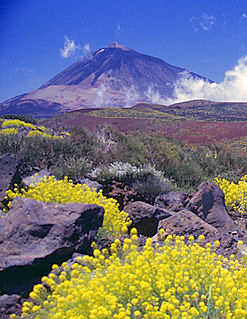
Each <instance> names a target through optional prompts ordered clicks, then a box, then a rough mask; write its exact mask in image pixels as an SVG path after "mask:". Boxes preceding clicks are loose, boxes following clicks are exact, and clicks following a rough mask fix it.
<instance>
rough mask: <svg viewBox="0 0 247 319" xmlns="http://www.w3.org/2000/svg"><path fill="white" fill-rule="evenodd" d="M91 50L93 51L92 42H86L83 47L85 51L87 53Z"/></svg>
mask: <svg viewBox="0 0 247 319" xmlns="http://www.w3.org/2000/svg"><path fill="white" fill-rule="evenodd" d="M90 51H91V49H90V44H89V43H87V44H85V45H84V47H83V52H84V53H85V54H86V53H89V52H90Z"/></svg>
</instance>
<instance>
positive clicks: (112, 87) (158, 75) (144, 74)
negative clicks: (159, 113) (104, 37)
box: [0, 42, 205, 116]
mask: <svg viewBox="0 0 247 319" xmlns="http://www.w3.org/2000/svg"><path fill="white" fill-rule="evenodd" d="M183 72H188V73H189V74H190V75H191V76H192V77H193V78H202V79H204V80H205V78H204V77H201V76H200V75H197V74H195V73H193V72H189V71H187V70H185V69H182V68H180V67H177V66H173V65H171V64H169V63H167V62H166V61H164V60H162V59H160V58H156V57H152V56H149V55H146V54H143V53H139V52H137V51H135V50H133V49H129V48H127V47H125V46H123V45H122V44H119V43H118V42H113V43H111V44H110V45H109V46H108V47H105V48H100V49H99V50H97V51H95V52H91V53H89V54H88V55H86V56H85V57H83V58H82V59H80V60H78V61H76V62H75V63H73V64H72V65H71V66H69V67H68V68H66V69H65V70H63V71H62V72H60V73H58V74H57V75H55V76H54V77H53V78H51V79H50V80H48V81H47V82H46V83H44V84H43V85H42V86H41V87H40V88H38V89H37V90H34V91H32V92H30V93H27V94H26V95H24V96H20V97H16V98H15V100H13V99H10V100H7V101H4V102H3V103H1V104H0V114H2V113H3V112H5V113H6V112H7V111H8V109H11V110H12V112H13V111H14V110H15V107H16V109H17V111H18V112H23V114H25V111H26V112H28V113H29V114H30V112H31V111H30V103H31V101H39V102H38V103H34V102H33V105H37V108H42V101H45V102H44V103H46V107H45V110H42V112H41V113H42V116H51V115H49V112H48V106H49V105H50V106H51V111H52V113H53V114H52V115H54V112H55V113H56V112H57V114H59V113H64V112H67V111H72V110H76V109H80V108H92V107H109V106H110V107H126V106H128V107H130V106H132V105H134V104H136V103H139V102H153V103H159V101H160V100H166V99H169V98H171V97H173V91H174V84H175V83H176V82H177V80H179V78H180V77H181V73H183ZM25 101H28V102H25ZM20 105H21V107H20ZM46 110H47V111H46ZM34 113H35V114H36V113H38V110H34ZM18 114H19V113H18ZM30 115H31V114H30Z"/></svg>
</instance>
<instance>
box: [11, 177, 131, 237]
mask: <svg viewBox="0 0 247 319" xmlns="http://www.w3.org/2000/svg"><path fill="white" fill-rule="evenodd" d="M7 197H8V198H9V200H10V203H9V205H10V204H11V201H12V200H13V199H14V198H15V197H28V198H32V199H35V200H39V201H43V202H47V203H61V204H66V203H84V204H97V205H100V206H103V207H104V209H105V215H104V221H103V229H102V231H101V233H102V234H105V235H106V236H107V238H115V237H117V236H121V235H122V234H123V229H124V230H126V228H127V226H129V225H130V220H129V218H128V214H127V213H125V212H124V211H119V208H118V204H117V201H116V200H114V199H107V198H106V197H105V196H103V195H102V193H101V192H99V193H97V192H96V190H91V189H90V188H89V187H88V186H86V185H81V184H76V185H75V184H73V183H72V182H71V181H68V178H67V177H65V178H64V179H63V180H60V181H57V180H56V179H55V178H54V177H53V176H50V177H49V178H48V179H47V178H44V179H41V180H40V183H38V184H37V186H32V185H30V187H29V188H28V189H27V190H25V189H23V188H22V189H21V190H18V188H15V190H14V191H11V190H8V191H7Z"/></svg>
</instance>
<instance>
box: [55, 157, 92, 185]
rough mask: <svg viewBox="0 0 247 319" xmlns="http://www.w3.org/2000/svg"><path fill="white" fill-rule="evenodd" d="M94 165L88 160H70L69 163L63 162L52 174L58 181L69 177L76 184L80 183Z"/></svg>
mask: <svg viewBox="0 0 247 319" xmlns="http://www.w3.org/2000/svg"><path fill="white" fill-rule="evenodd" d="M91 167H92V164H91V163H90V162H89V161H88V159H87V158H85V157H81V158H73V157H72V158H70V159H68V160H67V161H62V163H61V164H58V165H57V166H56V167H55V168H54V169H53V170H52V171H51V174H52V175H54V176H55V177H56V178H58V179H63V178H64V177H65V176H68V178H69V179H72V180H73V181H74V182H78V181H79V179H80V178H82V177H84V176H85V175H86V174H87V173H88V172H89V171H90V170H91Z"/></svg>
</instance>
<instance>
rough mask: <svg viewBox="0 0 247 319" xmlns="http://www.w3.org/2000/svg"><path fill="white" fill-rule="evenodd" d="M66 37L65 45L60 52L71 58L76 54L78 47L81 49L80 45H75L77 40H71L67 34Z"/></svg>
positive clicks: (63, 55)
mask: <svg viewBox="0 0 247 319" xmlns="http://www.w3.org/2000/svg"><path fill="white" fill-rule="evenodd" d="M64 39H65V41H64V47H63V49H60V54H61V56H62V57H63V58H69V57H71V56H73V55H74V54H75V51H76V50H77V49H80V46H77V45H75V41H74V40H70V39H69V38H68V37H67V36H65V37H64Z"/></svg>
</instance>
